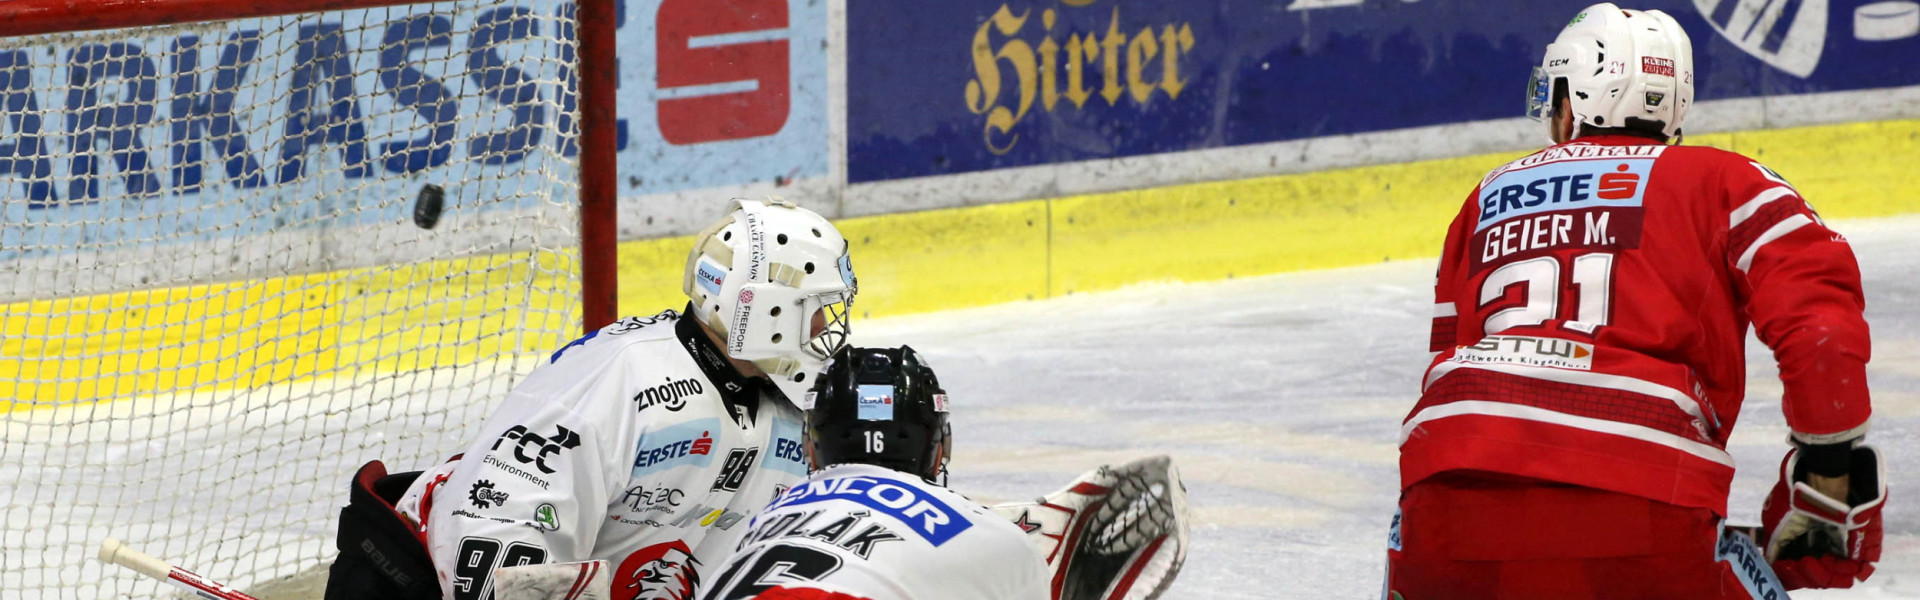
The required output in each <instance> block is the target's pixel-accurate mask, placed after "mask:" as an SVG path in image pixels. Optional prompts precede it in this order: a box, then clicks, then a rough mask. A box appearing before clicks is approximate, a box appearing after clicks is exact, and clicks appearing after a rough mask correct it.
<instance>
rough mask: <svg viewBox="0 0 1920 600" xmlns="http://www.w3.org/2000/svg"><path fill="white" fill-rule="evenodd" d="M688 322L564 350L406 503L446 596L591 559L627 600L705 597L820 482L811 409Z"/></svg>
mask: <svg viewBox="0 0 1920 600" xmlns="http://www.w3.org/2000/svg"><path fill="white" fill-rule="evenodd" d="M677 317H678V316H677V315H675V314H674V313H672V312H667V313H662V314H661V315H658V316H655V317H649V318H638V319H633V318H630V319H625V320H622V321H620V322H617V323H615V324H613V325H610V326H608V327H606V328H603V329H601V330H599V331H596V332H594V333H593V334H591V335H588V336H586V337H583V338H581V339H579V340H576V341H574V342H573V343H571V344H568V345H567V346H565V347H563V348H561V349H560V350H559V351H557V352H555V353H553V355H552V356H551V357H549V358H548V359H547V360H546V361H543V364H541V365H540V366H539V367H538V368H536V369H534V370H533V372H531V373H530V374H528V376H527V378H526V379H525V380H523V381H522V382H521V383H520V384H519V385H518V386H516V387H515V388H514V389H513V391H511V392H510V393H508V394H507V397H506V398H505V399H504V400H503V401H502V402H501V404H500V406H499V407H498V408H496V409H495V411H494V412H493V414H492V415H491V416H490V417H489V418H488V419H487V421H486V423H485V424H484V425H482V426H481V428H480V434H479V437H478V438H476V439H475V440H474V441H473V442H472V443H471V444H470V445H468V446H467V449H466V452H465V453H464V454H463V455H462V456H461V457H460V458H459V459H458V460H455V461H453V462H451V463H448V464H447V465H445V466H443V467H441V468H440V469H437V470H435V471H434V472H430V473H428V474H427V475H426V476H423V477H421V478H420V480H419V481H417V482H416V483H415V484H414V487H413V488H412V489H410V490H409V491H408V495H407V496H406V497H403V498H402V500H401V502H400V503H399V504H398V508H399V509H400V510H401V512H402V513H403V514H407V515H409V516H411V517H414V518H416V519H417V520H418V521H419V522H421V523H423V524H424V528H425V531H424V534H423V537H424V539H425V541H426V543H427V548H428V552H429V554H430V555H431V556H432V558H433V561H434V566H435V571H436V572H437V574H438V576H439V578H440V583H441V588H442V593H443V594H444V597H446V598H448V599H449V600H487V599H488V598H491V587H490V579H491V574H492V572H493V570H494V569H496V568H499V567H506V566H517V565H524V564H534V563H553V562H574V561H585V560H606V561H608V563H609V564H610V565H612V566H613V567H614V568H615V571H614V573H613V581H614V588H615V589H614V597H615V598H618V599H621V600H636V599H650V598H685V597H690V595H691V593H692V590H693V586H694V585H695V584H696V583H697V582H698V581H700V580H701V579H702V578H703V576H705V573H706V572H707V571H709V570H710V569H709V568H708V567H707V566H706V565H709V564H712V563H717V562H719V561H720V560H721V559H722V558H724V557H725V556H726V554H727V552H728V551H730V550H731V549H732V548H733V546H734V545H735V544H736V540H737V539H738V538H739V536H740V535H742V534H744V533H745V531H746V521H747V520H748V519H750V518H751V517H753V515H755V514H757V513H758V512H759V510H760V508H762V507H764V506H765V505H766V504H767V502H768V501H770V500H771V499H773V498H774V497H776V496H778V495H779V493H781V492H783V491H785V490H786V489H787V488H788V486H790V485H792V484H793V483H795V482H797V481H798V480H799V479H800V478H801V477H803V476H804V475H805V473H806V470H805V459H804V457H803V456H801V455H800V451H799V448H800V442H799V437H800V425H799V417H798V410H797V409H795V408H794V407H792V406H791V405H789V404H788V403H787V401H786V400H784V399H783V398H782V397H781V396H780V395H778V393H777V392H770V390H771V389H772V388H771V386H766V385H761V384H760V383H758V382H755V381H752V380H747V379H744V378H741V377H740V376H739V374H738V373H737V372H734V371H733V370H732V369H731V367H730V366H727V365H726V364H725V361H724V357H723V355H721V354H719V352H718V350H717V349H715V348H713V347H712V344H711V342H710V341H708V340H707V339H706V338H705V337H704V336H703V335H702V334H700V332H699V330H698V328H697V327H696V326H694V325H693V324H692V323H690V322H684V321H680V320H679V319H678V318H677ZM702 359H704V362H703V360H702ZM769 394H771V395H769Z"/></svg>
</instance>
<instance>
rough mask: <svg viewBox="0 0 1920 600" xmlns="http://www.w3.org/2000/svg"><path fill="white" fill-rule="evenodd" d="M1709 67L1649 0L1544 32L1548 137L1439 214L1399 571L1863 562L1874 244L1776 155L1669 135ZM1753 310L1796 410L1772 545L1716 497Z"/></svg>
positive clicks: (1404, 442) (1672, 593)
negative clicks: (1770, 165) (1446, 225)
mask: <svg viewBox="0 0 1920 600" xmlns="http://www.w3.org/2000/svg"><path fill="white" fill-rule="evenodd" d="M1693 77H1694V73H1693V59H1692V48H1691V42H1690V41H1689V39H1688V37H1687V35H1686V32H1685V31H1683V30H1682V29H1681V28H1680V26H1679V24H1678V23H1676V22H1675V21H1674V20H1673V18H1672V17H1669V16H1667V15H1666V14H1663V13H1661V12H1659V11H1633V10H1621V9H1619V8H1617V7H1615V6H1614V5H1612V4H1597V5H1594V6H1592V7H1589V8H1587V9H1586V10H1585V11H1582V12H1581V13H1580V14H1579V15H1578V16H1576V17H1574V18H1573V21H1572V22H1570V23H1568V25H1567V26H1566V28H1565V29H1564V30H1562V31H1561V32H1560V35H1559V37H1558V38H1557V39H1556V40H1555V41H1554V43H1553V44H1551V45H1549V46H1548V47H1547V51H1546V56H1545V58H1544V59H1543V61H1542V65H1541V67H1540V68H1539V69H1537V70H1536V72H1535V84H1534V86H1533V88H1532V89H1531V90H1530V91H1531V92H1532V94H1533V96H1532V98H1531V101H1532V102H1531V104H1532V106H1531V107H1530V108H1532V109H1533V110H1531V111H1530V112H1532V113H1534V115H1535V116H1536V117H1540V118H1543V119H1544V120H1546V121H1547V122H1548V123H1550V125H1549V131H1550V135H1551V137H1552V139H1553V141H1554V143H1555V145H1554V146H1551V147H1549V148H1547V149H1545V150H1542V151H1540V152H1538V153H1535V154H1533V155H1530V156H1527V157H1525V158H1522V159H1519V160H1517V161H1514V162H1512V163H1509V164H1507V165H1505V166H1502V167H1500V168H1498V169H1495V170H1494V171H1493V172H1491V173H1489V174H1488V175H1487V176H1486V178H1485V179H1483V180H1482V181H1481V183H1480V185H1479V187H1477V188H1476V189H1475V190H1474V192H1473V195H1471V196H1469V197H1467V200H1466V204H1465V206H1464V207H1462V209H1461V211H1460V214H1459V216H1458V217H1456V218H1455V219H1454V221H1453V224H1452V226H1451V228H1450V229H1449V230H1448V233H1447V241H1446V247H1445V253H1444V255H1443V256H1442V258H1441V260H1440V267H1439V275H1438V281H1437V283H1436V285H1435V289H1434V309H1435V317H1434V322H1433V336H1432V350H1433V351H1434V352H1436V353H1437V354H1436V355H1435V357H1434V359H1433V362H1432V364H1431V366H1430V367H1429V368H1428V371H1427V373H1426V378H1425V381H1424V383H1423V392H1422V394H1421V397H1420V401H1419V403H1418V404H1416V405H1415V406H1414V407H1413V410H1412V411H1411V412H1410V413H1409V414H1408V416H1407V418H1406V420H1405V421H1404V423H1403V426H1402V429H1401V443H1400V472H1401V486H1402V492H1401V499H1400V514H1399V515H1397V516H1396V518H1395V520H1394V528H1393V532H1392V535H1391V536H1390V543H1389V552H1388V581H1387V587H1388V590H1387V591H1388V595H1389V597H1393V596H1394V595H1395V594H1398V595H1399V597H1404V598H1406V599H1408V600H1435V599H1440V598H1556V599H1567V598H1688V599H1697V598H1749V597H1752V598H1768V597H1784V593H1783V591H1782V590H1781V588H1782V587H1784V588H1786V589H1793V588H1796V587H1847V586H1850V585H1852V583H1853V582H1854V581H1856V580H1864V579H1865V578H1866V577H1867V576H1868V575H1869V574H1871V573H1872V570H1873V562H1874V561H1875V560H1877V559H1878V558H1879V552H1880V550H1879V546H1880V536H1881V524H1880V518H1879V514H1880V506H1881V503H1882V502H1883V501H1884V500H1885V497H1886V488H1885V486H1884V483H1883V480H1884V478H1883V477H1881V476H1880V474H1881V468H1882V465H1881V461H1880V456H1879V454H1878V453H1877V452H1876V451H1874V450H1873V449H1872V448H1871V447H1869V446H1866V445H1864V444H1862V443H1861V441H1862V439H1863V436H1864V434H1865V433H1866V431H1867V420H1868V416H1869V413H1870V408H1869V401H1868V395H1867V380H1866V362H1867V360H1868V348H1869V341H1868V334H1867V324H1866V322H1865V320H1864V319H1863V318H1862V316H1861V311H1862V309H1863V307H1864V300H1863V297H1862V294H1861V291H1860V274H1859V270H1858V267H1857V266H1856V265H1855V262H1854V258H1853V254H1852V251H1851V249H1850V248H1849V247H1848V245H1847V242H1846V239H1845V238H1843V237H1841V236H1840V235H1839V234H1837V233H1834V232H1833V231H1832V230H1830V229H1828V228H1827V227H1826V226H1825V225H1824V224H1823V223H1822V222H1821V221H1820V218H1819V216H1818V215H1816V214H1815V213H1814V211H1813V209H1812V208H1811V207H1810V206H1808V205H1807V203H1806V201H1805V200H1803V199H1802V197H1801V196H1800V193H1799V192H1798V191H1797V190H1795V189H1794V187H1793V186H1792V185H1791V184H1789V183H1787V181H1786V180H1785V179H1783V178H1781V177H1780V175H1779V174H1777V173H1774V172H1773V171H1771V170H1769V169H1767V168H1766V167H1765V166H1762V165H1761V164H1760V163H1758V162H1755V161H1753V160H1751V159H1748V158H1747V157H1744V156H1740V155H1738V154H1734V153H1732V152H1726V151H1721V150H1716V149H1712V148H1704V147H1689V146H1677V145H1668V141H1669V140H1670V139H1676V138H1678V137H1679V136H1680V127H1681V122H1682V120H1684V118H1685V117H1686V113H1687V110H1688V108H1690V105H1691V104H1692V102H1693ZM1749 325H1751V326H1753V327H1755V328H1756V329H1757V330H1758V333H1759V337H1760V339H1761V340H1762V341H1763V342H1765V343H1766V344H1767V346H1768V347H1770V348H1772V349H1773V352H1774V357H1775V359H1776V360H1777V361H1778V362H1779V365H1780V379H1781V381H1782V383H1783V385H1784V386H1785V397H1784V399H1783V402H1782V404H1783V408H1784V410H1785V412H1786V418H1787V424H1788V425H1789V426H1790V427H1791V428H1792V430H1793V434H1792V436H1791V444H1792V446H1793V447H1792V448H1791V449H1789V450H1788V452H1787V455H1786V458H1785V460H1784V463H1783V465H1782V468H1781V471H1780V474H1781V479H1780V483H1779V485H1778V486H1776V488H1775V489H1774V491H1773V494H1772V496H1771V497H1770V498H1769V499H1768V502H1767V506H1766V508H1765V511H1764V514H1763V519H1762V520H1763V521H1764V527H1765V530H1764V531H1763V532H1762V533H1761V534H1760V536H1759V537H1760V538H1761V540H1760V542H1761V545H1763V546H1764V547H1765V550H1764V557H1761V556H1757V554H1760V553H1761V552H1762V551H1759V550H1758V549H1756V548H1754V546H1753V543H1752V542H1750V541H1748V540H1747V539H1746V538H1745V537H1742V536H1739V535H1738V534H1734V533H1730V530H1728V529H1726V528H1724V527H1723V523H1722V521H1723V520H1724V518H1725V515H1726V514H1727V511H1726V501H1727V492H1728V489H1729V487H1730V486H1731V482H1732V480H1733V473H1734V465H1733V459H1732V458H1731V457H1730V456H1729V455H1728V454H1727V452H1726V450H1725V448H1726V443H1727V438H1728V435H1729V433H1730V432H1731V431H1732V429H1733V426H1734V420H1735V418H1736V417H1737V416H1738V415H1739V409H1740V402H1741V399H1742V398H1743V396H1744V394H1745V389H1744V386H1745V383H1746V369H1745V365H1746V355H1745V354H1746V353H1745V351H1744V341H1745V338H1746V334H1747V329H1748V327H1749ZM1723 531H1729V533H1723ZM1768 533H1770V534H1771V535H1768ZM1768 563H1771V567H1772V571H1769V570H1768V569H1767V568H1766V567H1768V566H1769V564H1768Z"/></svg>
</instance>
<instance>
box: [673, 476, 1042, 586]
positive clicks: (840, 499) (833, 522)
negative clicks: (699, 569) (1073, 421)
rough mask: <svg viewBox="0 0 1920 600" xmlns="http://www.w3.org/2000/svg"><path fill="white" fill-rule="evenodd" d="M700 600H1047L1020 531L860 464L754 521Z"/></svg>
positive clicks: (797, 492) (952, 497)
mask: <svg viewBox="0 0 1920 600" xmlns="http://www.w3.org/2000/svg"><path fill="white" fill-rule="evenodd" d="M710 573H711V577H710V578H709V579H708V580H706V581H704V582H703V583H702V585H701V590H702V591H701V593H700V597H701V598H702V600H747V599H750V598H753V597H755V596H756V595H758V594H760V593H762V592H765V591H767V590H769V589H772V588H774V587H787V588H817V589H823V590H829V591H834V592H840V593H844V594H849V595H853V596H859V597H862V598H866V599H868V600H1047V599H1048V598H1049V597H1050V595H1049V592H1048V588H1047V582H1048V578H1047V566H1046V563H1045V562H1044V561H1043V560H1041V558H1040V555H1039V552H1038V551H1037V550H1036V549H1035V548H1034V546H1033V545H1032V544H1031V543H1030V542H1028V541H1027V538H1026V532H1024V531H1022V530H1021V528H1020V527H1018V526H1016V525H1014V524H1013V523H1011V522H1009V521H1007V520H1006V519H1005V518H1003V517H1001V516H999V515H997V514H995V513H994V512H993V511H991V510H988V509H987V508H986V507H983V506H980V505H979V504H975V503H974V502H972V501H970V500H968V499H967V498H966V497H964V496H961V495H960V494H957V493H955V492H953V491H951V490H948V489H946V488H943V487H939V486H935V485H932V484H929V483H926V482H925V481H922V480H921V479H920V478H918V477H914V476H912V475H907V474H904V473H901V472H898V471H894V470H891V469H886V468H882V467H876V466H869V465H857V464H848V465H837V466H833V467H829V468H826V469H823V470H821V471H820V472H818V473H815V474H814V475H813V477H811V478H809V479H807V480H806V481H805V482H803V483H800V484H797V485H795V486H794V487H793V489H790V490H788V491H787V492H786V493H785V494H782V495H781V496H780V498H779V499H778V500H775V501H774V503H773V505H771V506H769V507H768V508H767V511H766V512H764V513H762V514H761V515H760V516H758V517H755V518H754V519H753V521H752V523H751V524H750V525H749V526H748V529H747V532H746V535H745V536H744V537H743V538H742V539H741V540H740V548H739V550H738V551H737V552H735V553H734V555H733V557H732V558H730V559H727V561H726V563H725V564H722V565H719V566H717V567H715V568H714V569H713V570H712V571H710Z"/></svg>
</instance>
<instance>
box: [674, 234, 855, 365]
mask: <svg viewBox="0 0 1920 600" xmlns="http://www.w3.org/2000/svg"><path fill="white" fill-rule="evenodd" d="M847 249H848V244H847V240H846V238H843V237H841V236H840V231H839V230H837V229H834V227H833V224H832V223H829V222H827V220H826V219H824V218H821V217H820V215H818V214H815V213H814V212H813V211H810V210H807V209H804V208H800V207H799V206H795V205H794V204H793V203H790V202H787V201H786V200H782V199H780V198H779V197H769V198H767V200H766V201H764V202H762V201H758V200H734V202H733V210H732V211H731V212H730V213H729V214H728V215H727V216H726V217H725V218H722V219H720V220H719V221H718V222H716V223H714V224H713V225H710V226H708V227H707V229H706V230H705V231H702V232H700V235H699V236H698V237H696V238H695V239H694V243H693V252H692V253H690V254H689V255H688V256H687V273H686V281H685V283H684V284H683V286H682V289H683V290H684V291H685V292H686V293H687V297H688V298H691V299H692V300H693V315H692V317H693V318H695V319H699V320H700V322H701V323H705V324H706V325H707V326H708V327H711V328H713V330H714V331H716V332H719V333H720V336H721V338H722V339H724V340H726V350H727V356H728V357H730V358H734V359H738V360H746V361H752V362H753V363H754V364H755V365H757V366H759V367H760V370H762V371H765V372H766V373H767V375H768V377H770V378H772V379H773V382H774V383H775V384H776V385H778V386H779V388H780V391H781V392H782V393H784V394H786V396H787V398H788V399H790V400H797V399H799V398H800V397H802V396H803V395H804V394H806V391H807V389H808V388H810V387H812V386H813V381H812V379H813V378H814V377H815V376H816V375H817V374H819V372H820V370H821V369H822V368H824V367H825V366H826V363H827V358H828V357H831V356H833V353H834V352H837V351H839V350H840V348H841V347H842V346H845V345H846V343H847V332H848V329H849V328H848V322H847V321H848V318H849V317H850V309H851V307H852V306H853V296H854V294H855V293H856V292H857V291H858V289H859V286H858V285H857V284H856V283H855V280H854V277H853V263H852V262H851V261H849V260H848V257H847ZM815 313H820V314H821V317H822V319H823V320H824V328H823V329H821V330H820V331H819V332H818V333H817V334H816V333H815V332H814V331H813V327H814V324H813V321H814V315H815Z"/></svg>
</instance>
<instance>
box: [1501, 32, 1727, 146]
mask: <svg viewBox="0 0 1920 600" xmlns="http://www.w3.org/2000/svg"><path fill="white" fill-rule="evenodd" d="M1556 85H1564V86H1565V88H1566V92H1567V99H1568V100H1569V101H1570V104H1571V105H1572V110H1573V120H1574V123H1575V124H1576V125H1592V126H1594V127H1608V128H1639V127H1646V128H1648V130H1649V131H1651V130H1652V129H1653V127H1652V125H1653V122H1658V131H1659V132H1660V133H1662V134H1664V135H1666V136H1667V137H1668V138H1673V137H1676V136H1678V135H1680V125H1681V123H1682V122H1683V121H1685V120H1686V118H1687V109H1689V108H1692V107H1693V41H1692V40H1691V39H1689V38H1688V37H1687V32H1686V30H1684V29H1681V27H1680V23H1679V22H1677V21H1674V20H1673V17H1670V16H1667V14H1666V13H1663V12H1660V11H1657V10H1646V11H1640V10H1622V9H1620V8H1619V7H1617V6H1614V5H1613V4H1612V3H1608V2H1602V3H1600V4H1595V5H1593V6H1589V7H1587V8H1586V10H1583V11H1580V14H1578V15H1575V16H1574V17H1573V21H1571V22H1568V23H1567V27H1566V28H1565V29H1562V30H1560V36H1559V37H1557V38H1554V40H1553V43H1551V44H1548V45H1547V54H1546V57H1545V58H1543V59H1542V60H1541V62H1540V66H1538V67H1535V68H1534V70H1533V81H1532V82H1531V83H1529V85H1528V86H1527V114H1528V115H1529V116H1532V117H1533V118H1534V119H1536V120H1543V121H1550V120H1551V117H1552V114H1553V111H1554V110H1556V107H1555V106H1554V105H1553V90H1554V87H1555V86H1556Z"/></svg>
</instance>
